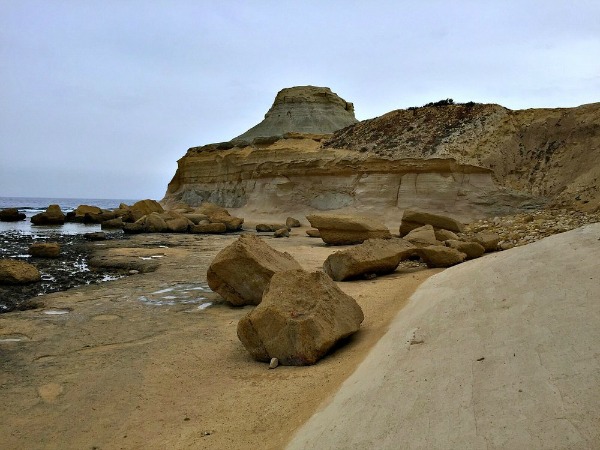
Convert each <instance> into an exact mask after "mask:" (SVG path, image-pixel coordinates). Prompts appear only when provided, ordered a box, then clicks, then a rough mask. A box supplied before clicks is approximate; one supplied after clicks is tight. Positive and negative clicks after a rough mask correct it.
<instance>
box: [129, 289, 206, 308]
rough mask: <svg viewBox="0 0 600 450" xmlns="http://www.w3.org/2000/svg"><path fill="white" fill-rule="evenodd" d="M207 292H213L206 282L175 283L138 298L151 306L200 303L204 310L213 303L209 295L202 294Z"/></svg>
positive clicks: (199, 306) (199, 305)
mask: <svg viewBox="0 0 600 450" xmlns="http://www.w3.org/2000/svg"><path fill="white" fill-rule="evenodd" d="M205 292H206V293H208V292H212V291H211V290H210V288H209V287H208V286H207V285H206V284H192V283H186V284H175V285H173V286H170V287H168V288H164V289H159V290H158V291H154V292H151V293H149V294H146V295H140V296H139V297H138V300H139V301H140V302H142V303H144V304H145V305H149V306H176V305H198V308H197V309H200V310H202V309H206V308H208V307H209V306H210V305H212V302H211V301H209V299H208V297H206V296H204V295H202V294H203V293H205Z"/></svg>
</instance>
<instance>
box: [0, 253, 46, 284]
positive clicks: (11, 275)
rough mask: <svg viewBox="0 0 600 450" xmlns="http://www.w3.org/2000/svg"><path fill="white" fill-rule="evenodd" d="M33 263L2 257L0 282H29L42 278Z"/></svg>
mask: <svg viewBox="0 0 600 450" xmlns="http://www.w3.org/2000/svg"><path fill="white" fill-rule="evenodd" d="M41 278H42V277H41V275H40V271H39V270H37V268H36V267H35V266H34V265H33V264H29V263H26V262H24V261H17V260H14V259H0V284H28V283H34V282H36V281H40V280H41Z"/></svg>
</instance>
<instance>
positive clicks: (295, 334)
mask: <svg viewBox="0 0 600 450" xmlns="http://www.w3.org/2000/svg"><path fill="white" fill-rule="evenodd" d="M363 319H364V316H363V312H362V310H361V308H360V306H359V305H358V304H357V303H356V301H355V300H354V299H353V298H352V297H350V296H349V295H347V294H345V293H344V292H342V291H341V289H340V288H339V287H337V285H336V284H335V283H334V282H333V280H332V279H331V278H329V277H328V276H327V275H325V274H324V273H323V272H313V273H309V272H306V271H304V270H290V271H285V272H278V273H276V274H274V275H273V277H272V278H271V282H270V283H269V285H268V287H267V289H266V291H265V293H264V297H263V301H262V302H261V304H260V305H258V306H257V307H256V308H254V310H252V311H250V312H249V313H248V314H247V315H246V316H244V317H242V319H241V320H240V321H239V323H238V327H237V334H238V337H239V339H240V341H242V344H244V347H246V350H248V352H249V353H250V354H251V355H252V357H253V358H254V359H256V360H258V361H264V362H268V361H270V360H271V358H278V359H279V363H280V364H283V365H296V366H299V365H307V364H314V363H316V362H317V361H318V360H319V359H321V358H322V357H323V356H324V355H325V354H326V353H327V352H328V351H329V350H330V349H331V348H332V347H333V346H334V345H335V344H336V343H337V342H339V341H340V340H341V339H343V338H345V337H347V336H350V335H351V334H353V333H355V332H357V331H358V330H359V328H360V324H361V323H362V321H363Z"/></svg>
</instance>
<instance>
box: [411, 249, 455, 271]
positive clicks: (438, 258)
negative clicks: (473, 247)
mask: <svg viewBox="0 0 600 450" xmlns="http://www.w3.org/2000/svg"><path fill="white" fill-rule="evenodd" d="M417 254H418V255H419V256H420V257H421V259H422V260H423V262H425V264H427V267H430V268H435V267H450V266H454V265H456V264H459V263H461V262H463V261H464V260H465V259H466V258H467V255H465V254H464V253H462V252H459V251H458V250H456V249H453V248H450V247H444V246H441V245H432V246H429V247H422V248H419V249H418V250H417Z"/></svg>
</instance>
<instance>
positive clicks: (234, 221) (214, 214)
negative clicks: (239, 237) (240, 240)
mask: <svg viewBox="0 0 600 450" xmlns="http://www.w3.org/2000/svg"><path fill="white" fill-rule="evenodd" d="M196 213H197V214H204V215H206V216H207V217H208V220H209V221H210V222H211V223H223V224H225V226H226V227H227V231H238V230H241V229H242V225H243V224H244V219H242V218H241V217H235V216H232V215H231V214H229V211H227V209H225V208H223V207H222V206H219V205H215V204H214V203H209V202H204V203H202V204H201V205H200V206H199V207H198V208H196Z"/></svg>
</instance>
